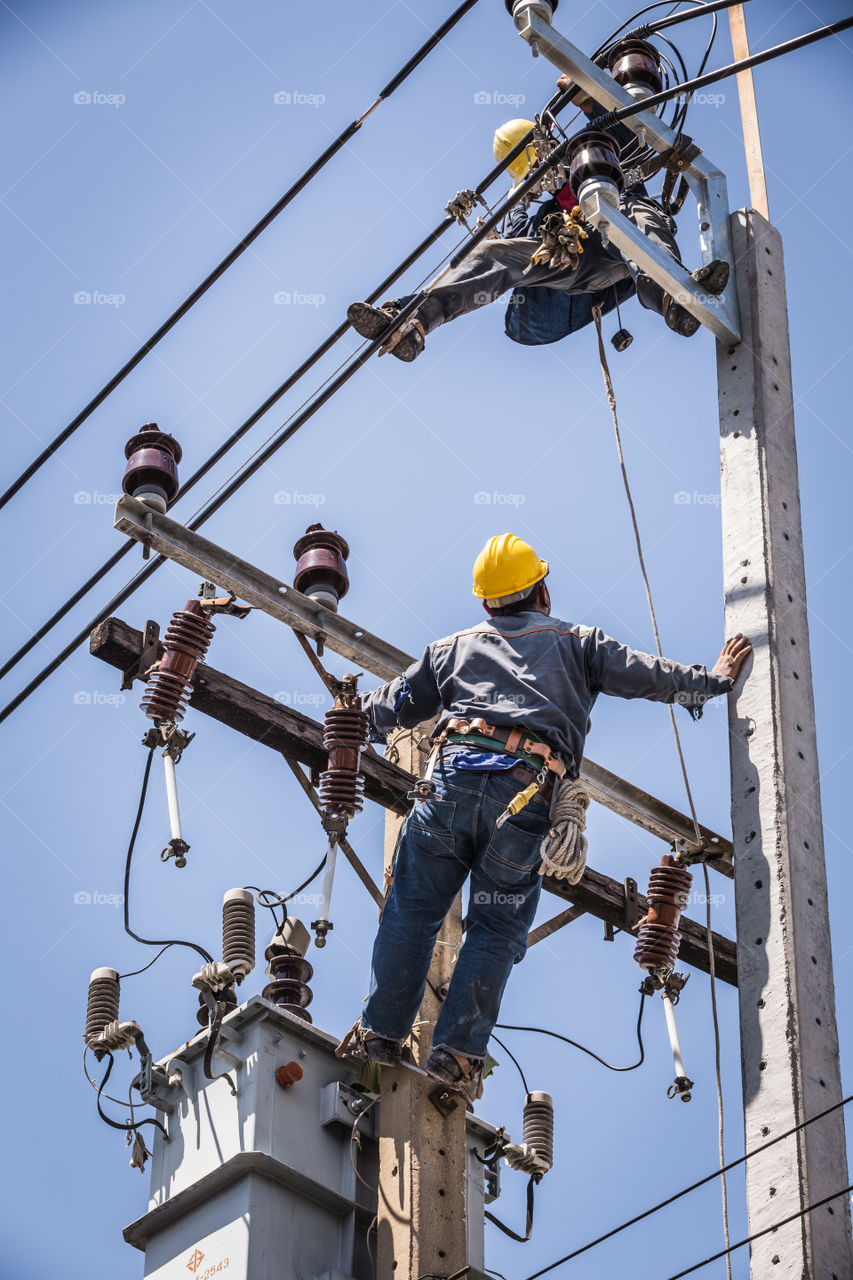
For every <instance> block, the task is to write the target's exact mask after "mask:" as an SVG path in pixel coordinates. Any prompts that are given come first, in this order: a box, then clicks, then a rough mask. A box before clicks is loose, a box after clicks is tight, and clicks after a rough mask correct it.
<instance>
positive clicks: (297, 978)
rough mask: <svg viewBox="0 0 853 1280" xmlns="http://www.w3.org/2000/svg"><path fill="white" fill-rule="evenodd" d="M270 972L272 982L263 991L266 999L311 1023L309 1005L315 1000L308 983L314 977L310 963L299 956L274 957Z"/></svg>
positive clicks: (271, 961)
mask: <svg viewBox="0 0 853 1280" xmlns="http://www.w3.org/2000/svg"><path fill="white" fill-rule="evenodd" d="M269 970H270V976H271V977H272V982H269V983H268V984H267V985H266V986H265V987H264V989H263V992H262V995H263V997H264V999H265V1000H271V1001H272V1003H273V1004H277V1005H278V1006H279V1008H280V1009H284V1010H286V1011H287V1013H292V1014H295V1015H296V1017H297V1018H304V1019H305V1021H306V1022H310V1021H311V1014H310V1013H309V1012H308V1005H309V1004H310V1003H311V1001H312V1000H313V999H314V993H313V992H312V990H311V988H310V987H309V986H308V983H309V982H310V980H311V978H313V976H314V970H313V968H312V967H311V965H310V964H309V963H308V961H307V960H304V959H303V958H302V956H298V955H282V956H274V957H273V958H272V960H270V965H269Z"/></svg>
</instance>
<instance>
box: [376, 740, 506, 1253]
mask: <svg viewBox="0 0 853 1280" xmlns="http://www.w3.org/2000/svg"><path fill="white" fill-rule="evenodd" d="M422 736H423V735H422V732H420V731H418V730H410V729H404V730H401V731H400V732H399V733H397V734H395V735H394V737H393V738H392V740H391V743H390V745H389V750H388V755H389V757H390V758H391V759H392V760H394V762H395V763H397V764H398V765H400V766H401V767H402V768H403V769H406V770H408V771H409V772H410V773H413V774H414V775H415V777H419V776H420V774H421V771H422V767H423V756H422V755H421V754H420V753H419V751H418V746H417V744H418V741H419V740H420V738H421V737H422ZM404 821H405V819H404V818H399V817H397V816H396V815H395V814H394V813H392V812H391V811H390V810H389V811H388V812H387V814H386V818H385V869H386V873H387V872H388V870H389V868H390V866H391V862H392V859H393V856H394V850H395V848H396V845H397V839H398V836H399V833H400V830H401V828H402V825H403V822H404ZM461 939H462V897H461V895H459V897H457V899H456V902H455V903H454V904H453V907H452V908H451V910H450V913H449V914H448V916H447V918H446V920H445V922H444V924H443V925H442V928H441V932H440V934H439V938H438V942H437V943H436V947H435V952H434V954H433V958H432V964H431V965H430V971H429V981H428V983H427V989H426V993H425V995H424V1000H423V1004H422V1005H421V1008H420V1011H419V1013H418V1017H417V1020H416V1025H415V1031H414V1034H413V1037H412V1048H413V1050H414V1054H415V1061H416V1062H417V1064H418V1065H419V1066H423V1064H424V1062H426V1059H427V1058H428V1057H429V1053H430V1049H431V1046H432V1029H433V1026H434V1025H435V1020H436V1018H437V1017H438V1013H439V1010H440V1009H441V999H440V998H439V997H440V996H442V995H443V992H444V990H445V989H446V987H447V984H448V983H449V982H450V979H451V976H452V974H453V965H454V962H455V960H456V947H457V946H458V944H459V943H460V941H461ZM436 992H438V995H436ZM429 1093H430V1086H429V1083H428V1081H426V1080H423V1079H422V1078H421V1077H420V1076H417V1075H415V1074H414V1072H412V1071H407V1070H406V1069H405V1068H401V1069H399V1070H396V1071H391V1070H389V1069H388V1068H387V1067H386V1068H383V1071H382V1093H381V1103H380V1109H379V1110H380V1116H379V1126H380V1127H379V1206H378V1210H377V1214H378V1226H377V1233H378V1238H377V1271H376V1274H377V1276H392V1275H397V1276H407V1277H408V1276H411V1277H417V1276H422V1275H453V1274H454V1273H455V1272H456V1271H460V1270H461V1269H462V1268H463V1267H465V1266H466V1265H467V1264H468V1262H469V1261H470V1259H469V1256H468V1231H467V1225H466V1196H465V1179H466V1161H467V1157H466V1151H465V1136H466V1135H465V1104H464V1102H462V1103H460V1104H459V1106H457V1108H456V1110H455V1111H452V1112H451V1113H450V1115H447V1116H445V1115H442V1114H441V1113H440V1112H439V1111H438V1110H437V1108H436V1107H435V1105H434V1104H433V1103H432V1102H431V1101H430V1098H429ZM471 1226H472V1227H473V1226H474V1224H473V1223H472V1224H471ZM477 1230H478V1234H479V1233H480V1232H482V1225H481V1224H478V1226H477Z"/></svg>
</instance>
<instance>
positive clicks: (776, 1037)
mask: <svg viewBox="0 0 853 1280" xmlns="http://www.w3.org/2000/svg"><path fill="white" fill-rule="evenodd" d="M731 229H732V243H733V248H734V258H735V269H736V274H737V294H738V303H739V307H740V318H741V331H742V334H743V339H742V341H741V342H740V343H739V344H738V345H737V346H735V347H732V346H730V345H726V344H723V343H718V345H717V369H718V382H719V396H720V426H721V451H722V515H723V553H724V574H725V593H726V634H727V635H732V634H734V633H735V632H736V631H742V632H743V633H744V634H745V635H747V636H748V637H749V638H750V639H751V641H752V643H753V645H754V655H753V657H752V658H751V660H750V662H749V664H748V665H747V667H746V669H745V679H744V678H743V673H742V676H741V679H740V680H739V681H738V687H737V690H736V693H735V695H734V696H733V697H732V698H730V700H729V701H730V706H729V729H730V737H731V779H732V826H733V835H734V849H735V895H736V905H737V935H738V971H739V996H740V1023H741V1054H742V1067H743V1089H744V1111H745V1128H746V1150H747V1151H749V1150H751V1149H753V1148H755V1147H758V1146H760V1145H761V1144H762V1143H763V1142H766V1141H767V1139H768V1138H772V1137H774V1136H775V1135H777V1134H780V1133H782V1132H784V1131H785V1130H786V1129H789V1128H791V1127H792V1126H793V1125H796V1124H799V1123H800V1122H802V1121H803V1120H807V1119H808V1118H809V1117H811V1116H814V1115H815V1114H817V1113H818V1112H820V1111H823V1110H824V1109H825V1108H826V1107H828V1106H830V1105H831V1104H832V1103H833V1102H836V1101H838V1100H839V1099H840V1098H841V1096H842V1094H841V1073H840V1064H839V1054H838V1033H837V1028H836V1021H835V993H834V986H833V977H832V953H831V948H830V936H829V915H828V908H827V892H826V870H825V863H824V850H823V832H822V824H821V807H820V778H819V773H818V757H817V743H816V735H815V722H814V699H813V693H812V680H811V665H810V658H809V635H808V619H807V612H806V592H805V573H804V568H803V548H802V529H801V522H800V502H799V487H798V477H797V453H796V443H795V437H794V406H793V392H792V388H791V362H790V351H789V344H788V318H787V306H786V298H785V275H784V264H783V259H782V242H781V239H780V236H779V234H778V232H777V231H776V230H775V228H774V227H772V226H771V225H770V224H769V223H768V222H767V221H765V219H764V218H763V217H761V216H760V215H759V214H757V213H755V212H752V211H746V210H740V211H738V212H737V213H734V214H733V215H732V218H731ZM746 1171H747V1202H748V1210H749V1229H750V1233H753V1232H756V1231H761V1230H762V1229H764V1228H766V1227H770V1226H771V1225H773V1224H774V1223H777V1222H779V1221H781V1220H782V1219H784V1218H786V1217H788V1216H789V1215H791V1214H795V1213H797V1212H798V1211H799V1210H801V1209H803V1208H805V1207H806V1206H807V1205H809V1204H813V1203H815V1202H816V1201H819V1200H821V1199H823V1198H824V1197H826V1196H830V1195H832V1194H833V1193H835V1192H837V1191H839V1190H841V1189H842V1188H844V1187H846V1186H847V1184H848V1181H849V1179H848V1176H847V1157H846V1152H845V1142H844V1121H843V1113H841V1112H837V1113H835V1114H834V1115H832V1116H830V1117H828V1118H827V1119H825V1120H821V1121H819V1122H818V1123H816V1124H814V1125H810V1126H809V1127H807V1128H806V1129H804V1130H802V1131H801V1133H800V1134H799V1135H796V1136H794V1137H792V1138H788V1139H785V1141H783V1142H780V1143H779V1144H778V1145H777V1146H775V1147H771V1148H770V1150H769V1151H767V1152H766V1153H764V1154H763V1155H760V1156H757V1157H756V1158H754V1159H752V1160H749V1161H748V1162H747V1167H746ZM751 1276H752V1278H753V1280H807V1278H808V1280H848V1278H849V1277H851V1276H853V1256H851V1242H850V1205H849V1203H848V1200H847V1197H846V1196H842V1197H840V1198H838V1199H836V1200H834V1201H833V1202H832V1203H831V1204H829V1205H827V1206H824V1207H823V1208H820V1209H817V1210H816V1211H815V1212H814V1213H811V1214H806V1215H805V1216H804V1217H802V1218H799V1219H797V1220H795V1221H793V1222H791V1223H790V1225H788V1226H786V1227H783V1228H781V1229H780V1230H779V1231H777V1232H774V1233H772V1234H768V1235H766V1236H764V1237H762V1239H760V1240H758V1241H756V1242H755V1244H754V1245H753V1246H752V1256H751Z"/></svg>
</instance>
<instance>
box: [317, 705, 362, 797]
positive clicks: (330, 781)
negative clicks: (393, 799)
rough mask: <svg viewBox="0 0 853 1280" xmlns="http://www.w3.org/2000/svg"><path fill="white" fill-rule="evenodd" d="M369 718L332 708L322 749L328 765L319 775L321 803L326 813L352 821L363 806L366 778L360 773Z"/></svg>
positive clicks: (350, 709)
mask: <svg viewBox="0 0 853 1280" xmlns="http://www.w3.org/2000/svg"><path fill="white" fill-rule="evenodd" d="M369 726H370V718H369V716H368V714H367V712H366V711H362V710H361V707H360V702H359V705H358V706H355V707H332V708H331V710H329V711H327V712H326V722H325V728H324V731H323V746H324V747H325V748H326V750H327V751H328V753H329V763H328V766H327V768H326V770H325V771H324V772H323V773H322V774H321V775H320V800H321V803H322V805H323V808H324V810H325V811H326V813H346V814H348V815H349V817H351V818H353V817H355V815H356V814H357V813H360V812H361V807H362V804H363V803H364V778H363V777H362V776H361V774H360V773H359V767H360V764H361V753H362V751H364V749H365V747H366V746H367V742H368V729H369Z"/></svg>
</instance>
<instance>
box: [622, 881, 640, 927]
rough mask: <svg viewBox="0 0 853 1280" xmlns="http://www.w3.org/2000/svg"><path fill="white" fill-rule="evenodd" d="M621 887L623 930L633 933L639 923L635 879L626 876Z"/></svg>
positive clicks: (638, 905)
mask: <svg viewBox="0 0 853 1280" xmlns="http://www.w3.org/2000/svg"><path fill="white" fill-rule="evenodd" d="M623 889H624V893H625V925H624V928H625V932H626V933H633V932H634V930H635V929H636V928H637V925H638V924H639V923H640V904H639V901H638V899H637V881H636V880H633V879H632V878H631V877H630V876H626V877H625V880H624V883H623Z"/></svg>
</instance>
